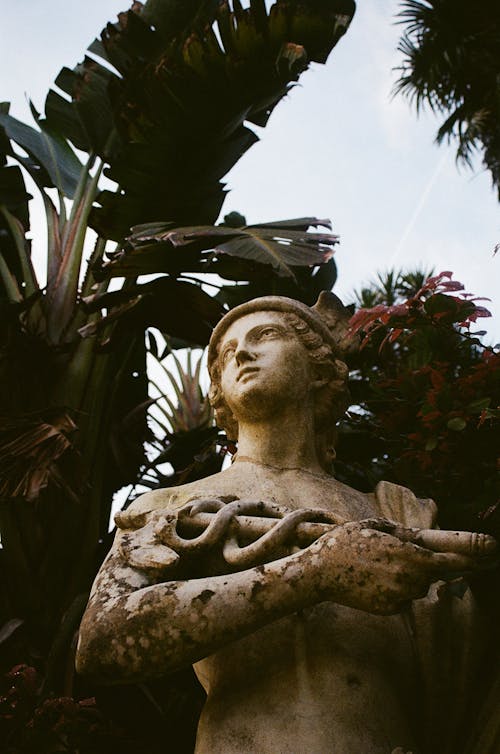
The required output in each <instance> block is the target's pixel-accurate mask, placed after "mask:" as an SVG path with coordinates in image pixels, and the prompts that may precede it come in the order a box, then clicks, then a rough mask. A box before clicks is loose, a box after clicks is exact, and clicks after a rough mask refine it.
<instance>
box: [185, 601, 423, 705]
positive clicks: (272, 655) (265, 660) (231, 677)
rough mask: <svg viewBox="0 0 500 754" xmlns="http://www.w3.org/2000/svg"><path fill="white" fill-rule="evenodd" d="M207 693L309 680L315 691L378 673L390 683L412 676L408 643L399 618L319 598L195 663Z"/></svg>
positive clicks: (411, 657)
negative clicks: (253, 685) (308, 605)
mask: <svg viewBox="0 0 500 754" xmlns="http://www.w3.org/2000/svg"><path fill="white" fill-rule="evenodd" d="M196 669H197V673H198V674H199V677H200V680H202V682H203V684H204V685H205V687H206V688H207V690H210V691H211V692H215V691H216V692H219V691H223V690H224V689H225V688H231V689H233V691H234V690H235V689H237V688H238V687H239V686H240V685H241V686H244V687H248V686H249V685H252V684H256V685H257V686H259V685H260V684H264V685H266V686H269V685H271V686H272V685H273V684H274V683H277V684H279V685H280V686H281V687H282V685H283V684H284V683H285V684H290V688H292V687H293V688H294V689H296V688H297V683H299V682H304V683H308V682H309V681H310V682H311V683H312V682H314V685H315V687H316V689H317V691H318V692H319V691H320V689H321V687H322V685H323V682H324V684H325V685H326V686H329V687H331V685H332V684H334V685H335V686H337V685H339V693H340V692H341V691H342V688H340V687H343V685H347V686H349V684H353V683H356V679H360V678H361V677H362V678H365V679H366V678H367V677H370V678H371V679H372V682H375V679H376V678H377V676H380V678H382V677H384V678H386V679H387V680H388V681H389V682H390V680H391V678H392V679H393V680H394V682H395V683H397V682H399V681H397V679H405V678H406V679H409V678H410V677H412V675H413V655H412V648H411V641H410V637H409V634H408V631H407V629H406V626H405V623H404V619H403V618H402V617H401V616H399V615H397V616H390V617H385V616H384V617H381V616H375V615H370V614H368V613H364V612H362V611H359V610H353V609H351V608H347V607H343V606H341V605H337V604H334V603H331V602H323V603H320V604H318V605H316V606H314V607H312V608H307V609H305V610H303V611H300V612H299V613H294V614H293V615H290V616H287V617H285V618H282V619H280V620H278V621H275V622H274V623H272V624H270V625H268V626H265V627H263V628H261V629H259V630H258V631H255V632H254V633H253V634H251V635H249V636H247V637H245V638H243V639H240V640H238V641H236V642H233V643H232V644H230V645H228V646H226V647H225V648H224V649H222V650H221V651H219V652H217V653H216V654H214V655H212V656H211V657H208V658H206V659H205V660H203V661H202V662H200V663H198V665H197V667H196Z"/></svg>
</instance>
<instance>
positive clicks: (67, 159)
mask: <svg viewBox="0 0 500 754" xmlns="http://www.w3.org/2000/svg"><path fill="white" fill-rule="evenodd" d="M0 125H1V126H3V128H4V129H5V132H6V134H7V136H8V137H9V138H10V139H12V141H14V142H15V143H16V144H18V145H19V146H20V147H21V148H22V149H24V150H25V151H26V152H27V153H28V154H29V155H30V156H31V157H32V158H33V159H34V160H36V162H38V163H39V164H40V165H41V166H42V167H43V168H44V169H45V170H46V171H47V173H48V174H49V176H50V179H51V181H52V183H53V185H54V186H56V187H57V188H58V189H59V191H61V192H62V193H63V194H64V195H65V196H67V197H68V198H70V199H71V198H73V196H74V193H75V190H76V187H77V185H78V179H79V177H80V173H81V170H82V164H81V163H80V161H79V159H78V157H77V156H76V155H75V153H74V152H73V150H72V149H71V147H70V146H69V144H68V143H67V142H66V141H65V140H64V139H63V138H61V137H60V136H59V135H58V134H56V133H54V132H52V131H51V130H50V129H49V128H46V130H42V131H37V130H35V129H34V128H31V126H27V125H26V124H25V123H22V122H21V121H19V120H17V119H16V118H13V117H12V116H11V115H8V114H7V113H0ZM42 128H43V124H42Z"/></svg>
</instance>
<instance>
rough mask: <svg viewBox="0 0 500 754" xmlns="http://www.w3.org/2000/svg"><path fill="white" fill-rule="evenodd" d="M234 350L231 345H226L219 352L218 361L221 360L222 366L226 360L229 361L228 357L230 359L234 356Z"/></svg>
mask: <svg viewBox="0 0 500 754" xmlns="http://www.w3.org/2000/svg"><path fill="white" fill-rule="evenodd" d="M234 352H235V349H234V347H233V346H228V347H227V348H225V349H224V350H223V352H222V354H221V357H220V361H221V364H222V366H224V365H225V364H227V362H228V361H229V359H231V358H232V357H233V356H234Z"/></svg>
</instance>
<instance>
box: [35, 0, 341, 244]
mask: <svg viewBox="0 0 500 754" xmlns="http://www.w3.org/2000/svg"><path fill="white" fill-rule="evenodd" d="M353 13H354V3H353V2H352V1H351V0H328V2H327V1H326V0H322V1H321V2H320V1H319V0H300V1H299V0H286V1H285V0H278V1H277V2H276V3H275V4H274V5H273V6H272V8H271V10H270V12H269V13H267V11H266V8H265V3H264V1H263V0H252V2H251V4H250V7H249V8H247V9H243V8H242V7H241V4H240V3H239V2H234V3H233V8H232V9H231V7H230V5H229V3H227V2H220V3H216V2H210V0H206V1H205V2H203V1H202V0H199V2H194V0H190V1H189V2H186V1H185V0H182V2H181V1H180V0H161V1H160V0H156V1H154V2H153V1H152V0H150V2H148V3H146V5H145V6H144V7H143V6H141V5H140V4H139V3H137V4H134V6H133V8H132V10H131V11H129V12H128V13H123V14H120V16H119V19H118V23H117V24H108V26H107V27H106V29H105V30H104V31H103V33H102V35H101V39H100V40H96V41H95V42H94V43H93V44H92V45H91V47H90V50H91V52H92V55H94V56H96V57H97V58H99V59H100V60H101V61H102V65H101V63H100V62H98V61H96V59H95V57H94V58H90V57H87V58H86V59H85V61H84V62H83V63H82V64H81V66H79V67H77V68H76V69H75V70H74V71H69V70H68V69H63V70H62V71H61V74H60V75H59V77H58V79H57V81H56V83H57V85H58V86H59V88H60V89H62V90H63V91H64V92H65V93H66V94H68V95H69V96H70V98H71V101H66V100H65V99H64V98H62V97H60V95H58V94H57V93H56V92H51V93H50V94H49V97H48V99H47V102H46V117H47V123H48V124H49V125H50V126H52V127H54V128H57V129H58V130H61V132H62V133H63V134H64V135H65V137H66V138H68V139H70V140H72V141H73V143H74V144H75V145H76V146H79V147H80V148H82V147H84V148H85V149H90V148H92V149H93V150H94V151H96V152H97V153H98V154H99V155H101V156H103V157H105V158H106V160H107V161H108V163H109V168H108V170H107V172H106V175H107V176H108V177H109V178H110V179H111V180H113V181H114V182H116V183H117V184H118V185H119V187H120V191H119V192H113V191H106V192H103V193H102V194H101V195H100V197H99V205H100V206H99V207H97V208H96V209H95V210H94V212H93V214H92V216H91V223H92V226H93V227H94V228H95V229H96V230H97V232H98V233H99V234H100V235H102V236H103V237H106V238H114V239H116V240H122V239H123V238H124V236H125V235H126V234H127V232H128V229H129V228H130V227H131V226H132V225H136V224H138V223H144V222H152V221H157V220H162V219H165V220H169V221H171V222H173V223H174V224H175V225H177V226H178V225H193V224H197V225H202V224H211V223H214V222H215V221H216V219H217V217H218V215H219V212H220V210H221V207H222V203H223V201H224V197H225V189H224V185H223V183H222V182H221V181H222V178H223V177H224V175H226V173H227V172H228V171H229V170H230V168H231V167H232V166H233V165H234V164H235V163H236V162H237V161H238V159H239V158H240V157H241V155H242V154H243V153H244V152H245V151H246V150H247V149H249V147H250V146H251V145H252V144H253V143H254V142H255V141H256V140H257V137H256V135H255V134H254V133H253V132H252V131H251V130H250V129H249V128H248V127H247V126H246V125H245V123H246V122H254V123H257V124H259V125H261V126H263V125H265V123H266V122H267V120H268V118H269V115H270V114H271V112H272V110H273V108H274V107H275V106H276V104H277V103H278V102H279V101H280V100H281V98H282V97H283V96H284V95H285V94H286V92H287V91H288V89H289V86H290V84H291V83H292V82H294V81H296V80H297V79H298V77H299V75H300V73H301V72H302V71H303V70H304V69H305V68H306V67H307V64H308V62H309V61H311V60H316V61H319V60H322V61H323V60H325V59H326V56H327V54H328V53H329V52H330V50H331V49H332V48H333V46H334V45H335V44H336V42H337V41H338V39H339V38H340V37H341V35H342V34H343V33H344V32H345V30H346V28H347V26H348V23H349V21H350V19H351V17H352V14H353ZM214 24H216V25H217V28H218V32H219V35H218V36H217V35H216V34H215V33H214V29H213V26H214ZM109 63H111V65H112V66H114V68H115V72H113V71H111V70H110V69H109Z"/></svg>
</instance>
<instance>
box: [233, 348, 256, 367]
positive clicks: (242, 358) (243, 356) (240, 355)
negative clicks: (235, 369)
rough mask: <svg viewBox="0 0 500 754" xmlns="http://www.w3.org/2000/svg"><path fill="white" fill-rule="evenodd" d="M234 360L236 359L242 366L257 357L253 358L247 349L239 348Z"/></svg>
mask: <svg viewBox="0 0 500 754" xmlns="http://www.w3.org/2000/svg"><path fill="white" fill-rule="evenodd" d="M234 358H235V359H236V363H237V364H238V366H240V365H241V364H244V363H245V362H246V361H253V360H254V358H255V356H253V355H252V354H251V353H250V351H248V350H247V349H246V348H238V350H237V351H236V353H235V354H234Z"/></svg>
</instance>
